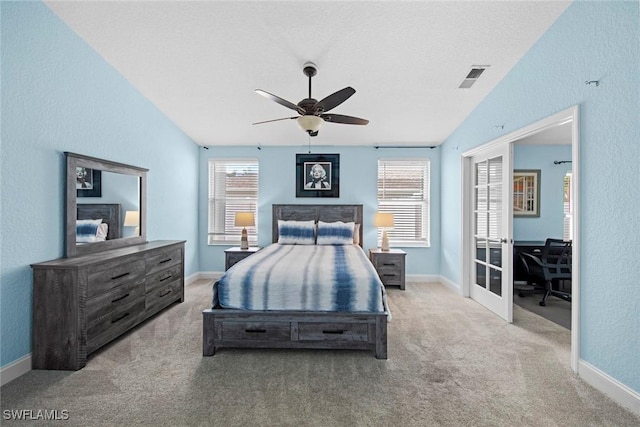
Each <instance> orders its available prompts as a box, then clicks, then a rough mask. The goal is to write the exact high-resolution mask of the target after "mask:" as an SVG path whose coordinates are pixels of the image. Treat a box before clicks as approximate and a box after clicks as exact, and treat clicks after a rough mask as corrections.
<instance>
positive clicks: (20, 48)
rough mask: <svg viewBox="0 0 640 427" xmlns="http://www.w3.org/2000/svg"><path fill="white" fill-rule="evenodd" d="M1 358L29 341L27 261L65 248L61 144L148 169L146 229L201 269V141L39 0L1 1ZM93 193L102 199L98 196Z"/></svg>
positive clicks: (14, 355)
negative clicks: (182, 248)
mask: <svg viewBox="0 0 640 427" xmlns="http://www.w3.org/2000/svg"><path fill="white" fill-rule="evenodd" d="M0 7H1V8H2V9H1V19H2V30H1V31H2V34H1V36H2V52H1V55H2V57H1V59H2V88H1V90H2V97H1V98H2V101H1V102H2V105H1V107H2V146H1V150H2V151H1V154H2V155H1V171H0V174H1V181H2V190H1V191H2V193H1V197H0V203H1V206H0V214H1V215H0V218H1V222H0V232H1V245H2V248H1V255H0V295H1V301H0V316H1V322H0V323H1V336H0V337H1V341H0V343H1V346H2V355H1V360H0V365H2V366H5V365H7V364H8V363H11V362H13V361H15V360H17V359H19V358H21V357H23V356H25V355H27V354H28V353H29V352H30V351H31V298H32V278H31V268H30V267H29V265H30V264H31V263H35V262H41V261H47V260H50V259H55V258H59V257H61V256H63V254H64V250H63V248H64V224H63V222H64V209H65V205H64V174H65V163H64V154H63V152H64V151H72V152H76V153H81V154H86V155H90V156H93V157H99V158H104V159H109V160H113V161H117V162H121V163H126V164H131V165H136V166H141V167H145V168H148V169H149V173H148V194H147V202H148V209H149V214H148V217H147V219H148V237H149V239H151V240H153V239H185V240H188V243H187V251H186V252H187V253H186V272H187V274H191V273H194V272H196V271H197V270H198V265H197V264H198V260H197V256H196V251H197V237H198V234H197V211H196V209H195V206H197V197H198V173H197V170H198V148H197V146H196V145H195V144H194V143H193V141H191V140H190V139H189V138H188V137H187V136H186V135H184V133H182V132H181V131H180V130H179V129H177V128H176V127H175V126H174V125H173V123H171V122H170V121H169V120H167V118H166V117H165V116H164V115H163V114H162V113H161V112H160V111H158V110H157V109H156V108H155V107H154V106H152V105H151V104H150V103H149V102H148V100H147V99H145V98H144V97H143V96H142V95H140V93H139V92H137V91H136V90H135V89H134V88H133V87H132V86H131V85H130V84H129V83H128V82H127V81H126V80H125V79H124V78H123V77H122V76H121V75H120V74H119V73H117V72H116V71H115V70H114V69H113V68H112V67H111V66H110V65H108V64H107V63H106V62H104V60H103V59H102V58H101V57H100V56H98V55H97V54H96V53H95V52H94V51H93V50H92V49H91V48H90V47H88V46H87V45H86V44H85V43H84V42H83V41H82V40H81V39H79V38H78V36H77V35H76V34H75V33H73V32H72V31H71V30H70V29H69V28H68V27H67V26H66V25H65V24H64V23H62V22H61V21H60V20H59V19H58V18H57V17H56V16H55V15H54V14H53V13H52V12H51V11H50V10H49V8H47V7H46V6H45V5H44V4H42V3H40V2H1V4H0ZM94 200H95V199H94Z"/></svg>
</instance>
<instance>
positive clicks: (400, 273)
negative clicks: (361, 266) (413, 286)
mask: <svg viewBox="0 0 640 427" xmlns="http://www.w3.org/2000/svg"><path fill="white" fill-rule="evenodd" d="M406 255H407V253H406V252H405V251H403V250H402V249H393V248H392V249H389V250H388V251H383V250H381V249H369V259H370V260H371V263H372V264H373V266H374V267H375V269H376V271H377V272H378V276H380V280H382V284H384V285H385V286H400V289H403V290H404V288H405V257H406Z"/></svg>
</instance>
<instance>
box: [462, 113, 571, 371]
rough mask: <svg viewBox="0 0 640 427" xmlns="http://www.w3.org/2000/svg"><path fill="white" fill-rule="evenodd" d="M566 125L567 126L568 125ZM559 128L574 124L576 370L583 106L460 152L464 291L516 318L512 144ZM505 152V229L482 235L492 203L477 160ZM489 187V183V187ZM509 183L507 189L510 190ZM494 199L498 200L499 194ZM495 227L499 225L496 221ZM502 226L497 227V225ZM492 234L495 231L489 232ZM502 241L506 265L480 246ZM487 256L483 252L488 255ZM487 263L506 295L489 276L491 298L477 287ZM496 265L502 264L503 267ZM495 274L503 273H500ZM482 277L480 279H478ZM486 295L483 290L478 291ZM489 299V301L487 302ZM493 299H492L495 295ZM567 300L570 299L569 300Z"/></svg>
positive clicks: (507, 318)
mask: <svg viewBox="0 0 640 427" xmlns="http://www.w3.org/2000/svg"><path fill="white" fill-rule="evenodd" d="M563 127H564V128H563ZM557 128H563V129H570V139H571V159H570V162H571V172H572V174H571V177H572V178H571V182H570V192H571V196H572V204H573V206H574V211H573V212H572V213H571V214H572V215H571V218H570V220H571V221H570V225H569V226H570V227H571V234H572V250H571V253H572V264H573V269H572V270H573V274H572V278H571V285H570V286H571V294H572V298H571V303H570V304H571V325H572V328H571V361H570V364H571V368H572V369H573V370H574V372H577V369H578V360H579V353H578V352H579V348H580V347H579V344H580V343H579V336H580V335H579V329H580V323H579V319H580V307H579V301H580V298H579V290H580V286H579V285H580V277H579V273H580V259H579V254H580V236H579V233H578V230H579V223H580V221H579V219H580V215H579V214H580V211H579V206H580V203H579V196H580V193H579V184H580V182H579V181H580V180H579V177H580V174H579V170H580V169H579V163H578V162H579V155H578V154H579V110H578V106H574V107H571V108H569V109H567V110H564V111H561V112H559V113H556V114H554V115H552V116H549V117H547V118H546V119H543V120H540V121H538V122H535V123H532V124H530V125H528V126H526V127H524V128H522V129H519V130H517V131H514V132H511V133H509V134H507V135H505V136H502V137H500V138H498V139H496V140H494V141H492V142H489V143H487V144H484V145H482V146H480V147H477V148H474V149H472V150H469V151H466V152H464V153H463V154H462V157H461V162H462V164H461V170H462V224H461V225H462V251H461V252H462V253H461V264H462V265H461V270H462V275H461V277H462V294H463V296H465V297H469V298H473V299H474V300H476V301H478V302H479V303H480V304H482V305H484V306H485V307H487V308H488V309H489V310H491V311H493V312H494V313H496V314H497V315H499V316H501V317H502V318H503V319H505V321H507V322H512V320H513V319H512V315H511V314H510V311H512V310H513V303H514V302H513V286H512V280H511V279H512V277H513V262H512V259H513V251H514V239H513V221H512V218H513V191H512V189H513V188H512V183H513V167H512V158H511V154H512V150H513V146H514V143H515V142H516V141H522V140H526V139H527V138H534V137H535V136H536V135H537V136H538V138H540V137H543V136H544V135H545V134H547V135H548V134H549V133H552V132H553V131H554V130H555V129H557ZM493 151H495V152H500V153H502V161H503V164H504V163H506V164H507V165H508V170H506V171H504V172H503V173H502V174H501V176H500V181H501V185H502V188H501V196H500V197H501V200H500V202H501V203H503V204H504V205H506V209H507V212H508V213H506V214H504V216H503V217H502V218H501V222H500V226H501V228H500V230H501V231H500V233H499V234H500V235H497V234H496V235H495V236H494V235H492V236H491V239H489V238H483V237H484V236H483V235H482V232H483V231H484V229H483V228H482V224H481V223H480V222H479V220H478V218H479V217H484V218H490V217H491V209H486V210H485V205H484V204H483V202H482V197H483V194H484V192H483V191H482V190H481V189H480V187H482V186H484V181H482V179H483V178H482V177H480V178H479V177H478V171H479V168H478V161H482V160H481V159H482V158H483V157H484V156H489V157H488V158H491V154H490V153H491V152H493ZM487 189H489V187H487ZM506 189H508V191H505V190H506ZM494 194H497V191H495V192H494ZM487 200H488V203H491V202H492V197H491V196H488V199H487ZM493 200H494V201H497V199H495V197H494V198H493ZM494 228H495V227H494ZM496 230H497V228H496ZM488 234H491V232H488ZM487 237H489V236H487ZM494 237H495V238H498V241H499V242H500V250H501V252H500V257H501V265H500V266H498V265H497V264H496V263H495V262H492V260H491V259H490V258H488V257H490V255H487V253H486V252H485V253H482V251H481V250H480V249H481V248H482V247H484V249H485V251H488V252H490V251H491V249H492V248H493V249H496V248H497V246H496V239H495V238H494ZM483 257H484V258H483ZM482 267H484V271H485V274H491V273H496V272H499V273H500V275H499V276H500V280H501V281H505V280H509V281H510V282H509V283H508V284H509V287H510V291H509V289H506V288H505V287H504V286H503V285H504V283H502V282H501V295H497V294H496V293H495V292H491V287H490V285H489V287H488V288H487V284H486V282H485V283H484V288H485V289H484V290H485V291H488V292H489V293H493V294H494V296H492V297H491V298H486V297H487V292H478V290H479V289H478V288H482V287H483V282H482V280H483V279H482V275H481V273H482V271H481V270H482ZM497 267H500V268H499V269H498V268H497ZM485 277H486V279H487V281H490V280H491V279H490V276H485ZM496 277H498V276H497V275H496ZM479 279H480V280H479ZM478 295H481V296H478ZM487 300H489V301H490V302H489V303H487ZM491 300H493V301H491ZM567 304H569V303H568V302H567Z"/></svg>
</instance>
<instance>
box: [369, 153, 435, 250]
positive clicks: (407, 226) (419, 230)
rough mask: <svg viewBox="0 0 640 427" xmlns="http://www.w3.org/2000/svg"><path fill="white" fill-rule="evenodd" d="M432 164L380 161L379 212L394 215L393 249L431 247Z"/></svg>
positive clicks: (419, 160) (417, 160)
mask: <svg viewBox="0 0 640 427" xmlns="http://www.w3.org/2000/svg"><path fill="white" fill-rule="evenodd" d="M429 164H430V163H429V159H380V160H378V211H379V212H390V213H392V214H393V219H394V227H393V229H390V230H387V234H388V236H389V241H390V243H391V245H392V246H393V245H395V246H430V241H429V238H430V236H429V227H430V224H429V222H430V220H429V191H430V189H429V188H430V187H429ZM381 239H382V230H378V242H380V240H381Z"/></svg>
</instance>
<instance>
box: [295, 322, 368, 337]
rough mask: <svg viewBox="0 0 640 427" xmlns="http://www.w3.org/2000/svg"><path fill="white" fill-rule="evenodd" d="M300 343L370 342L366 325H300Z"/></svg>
mask: <svg viewBox="0 0 640 427" xmlns="http://www.w3.org/2000/svg"><path fill="white" fill-rule="evenodd" d="M298 341H363V342H367V341H369V325H368V324H366V323H311V322H309V323H306V322H300V323H298Z"/></svg>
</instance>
